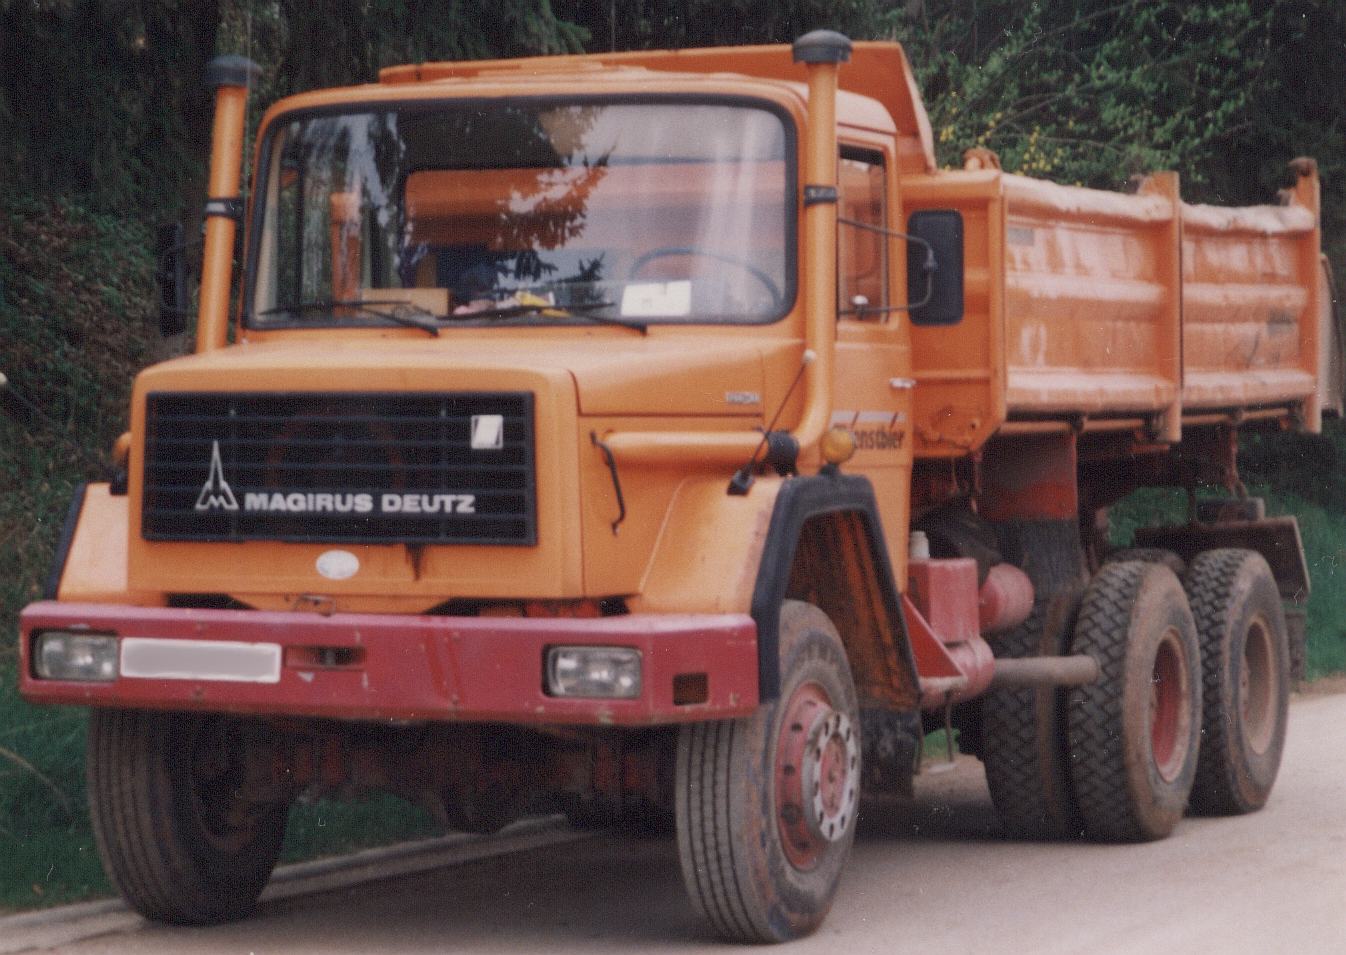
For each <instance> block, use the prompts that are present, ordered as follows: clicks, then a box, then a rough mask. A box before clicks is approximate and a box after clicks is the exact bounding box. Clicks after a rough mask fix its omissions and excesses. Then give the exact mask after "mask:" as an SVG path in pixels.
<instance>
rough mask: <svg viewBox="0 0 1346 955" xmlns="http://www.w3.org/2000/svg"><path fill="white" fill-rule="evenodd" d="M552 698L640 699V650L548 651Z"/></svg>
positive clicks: (548, 673)
mask: <svg viewBox="0 0 1346 955" xmlns="http://www.w3.org/2000/svg"><path fill="white" fill-rule="evenodd" d="M547 692H549V693H550V694H551V695H552V696H582V697H603V698H609V699H631V698H633V697H638V696H640V651H639V650H633V649H631V648H630V647H552V648H551V649H550V650H548V651H547Z"/></svg>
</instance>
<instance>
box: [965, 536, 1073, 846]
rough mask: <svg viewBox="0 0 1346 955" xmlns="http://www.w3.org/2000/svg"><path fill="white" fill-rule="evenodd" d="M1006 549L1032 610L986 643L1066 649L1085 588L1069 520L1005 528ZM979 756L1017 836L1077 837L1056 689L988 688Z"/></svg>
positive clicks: (1016, 649) (1005, 653) (1010, 648)
mask: <svg viewBox="0 0 1346 955" xmlns="http://www.w3.org/2000/svg"><path fill="white" fill-rule="evenodd" d="M999 533H1000V536H1001V538H1002V542H1004V544H1005V545H1006V546H1005V549H1006V550H1007V551H1010V552H1018V554H1019V557H1020V560H1021V561H1022V564H1023V570H1024V572H1025V573H1027V574H1028V576H1029V578H1030V579H1031V580H1032V581H1033V590H1034V601H1033V612H1032V613H1031V614H1030V615H1029V617H1028V619H1027V620H1026V621H1024V622H1023V623H1022V624H1021V625H1020V626H1018V627H1016V628H1014V629H1013V630H1011V631H1010V632H1008V633H1004V634H998V635H996V636H994V637H992V638H991V642H992V645H993V647H994V649H995V655H996V656H997V657H1036V656H1057V655H1059V654H1063V653H1065V652H1066V645H1067V643H1068V642H1069V637H1070V628H1071V626H1072V624H1073V622H1074V616H1075V613H1076V611H1077V610H1078V608H1079V602H1080V593H1081V591H1082V590H1083V578H1084V553H1083V551H1082V550H1081V548H1080V535H1079V527H1078V525H1077V524H1076V523H1075V522H1074V521H1034V522H1026V523H1022V524H1014V525H1009V524H1006V525H1002V526H1001V527H1000V528H999ZM981 706H982V709H981V712H982V722H981V732H982V735H981V758H982V762H983V763H984V764H985V766H986V782H987V786H988V787H989V789H990V791H991V801H992V803H993V804H994V805H995V809H996V815H997V816H998V817H999V818H1000V824H1001V826H1002V827H1003V828H1004V829H1005V832H1006V834H1008V835H1009V836H1010V837H1011V838H1015V839H1063V838H1067V837H1070V836H1078V835H1079V832H1080V822H1079V813H1078V812H1077V811H1076V809H1075V799H1074V796H1073V794H1072V793H1071V791H1070V783H1069V770H1068V767H1067V764H1066V729H1065V707H1064V694H1063V693H1062V692H1061V691H1059V690H1057V689H1055V688H1053V687H1009V688H1004V689H997V690H991V691H990V692H988V693H987V694H986V695H985V697H983V699H982V702H981Z"/></svg>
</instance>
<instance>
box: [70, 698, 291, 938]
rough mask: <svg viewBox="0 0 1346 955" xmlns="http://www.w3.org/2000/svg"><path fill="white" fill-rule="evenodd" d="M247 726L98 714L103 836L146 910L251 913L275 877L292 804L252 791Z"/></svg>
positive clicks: (107, 854)
mask: <svg viewBox="0 0 1346 955" xmlns="http://www.w3.org/2000/svg"><path fill="white" fill-rule="evenodd" d="M242 727H243V724H241V723H240V722H239V721H238V720H234V719H231V718H229V717H224V716H215V715H208V714H203V715H193V714H185V713H149V712H141V711H136V710H94V711H93V713H92V714H91V716H90V719H89V749H88V756H87V770H88V777H89V811H90V816H91V817H92V821H93V832H94V841H95V843H96V844H97V846H98V853H99V855H100V856H101V857H102V860H103V868H104V869H105V870H106V871H107V874H108V877H109V878H110V879H111V881H112V884H113V885H114V886H116V888H117V890H118V891H119V892H121V894H122V896H123V897H124V898H125V899H126V901H127V903H128V904H129V905H130V906H131V907H132V908H134V909H135V910H136V911H137V912H139V913H140V914H141V915H144V916H145V917H146V918H150V919H155V920H158V921H161V922H173V923H177V924H184V925H208V924H213V923H218V922H227V921H231V920H234V919H238V918H242V917H243V916H245V915H247V914H248V913H249V912H251V911H252V909H253V907H254V906H255V905H256V903H257V898H258V896H259V895H261V892H262V889H263V887H265V885H266V883H267V880H268V879H269V878H270V877H271V870H272V868H273V867H274V866H275V864H276V858H277V856H279V854H280V846H281V841H282V839H283V838H284V836H285V821H286V816H287V813H288V808H289V807H288V803H286V802H255V801H251V800H249V799H248V798H247V796H246V770H247V763H246V757H247V740H246V734H245V733H244V732H243V731H242Z"/></svg>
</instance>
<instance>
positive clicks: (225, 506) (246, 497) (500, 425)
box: [195, 414, 505, 516]
mask: <svg viewBox="0 0 1346 955" xmlns="http://www.w3.org/2000/svg"><path fill="white" fill-rule="evenodd" d="M504 424H505V422H504V417H503V416H502V415H498V414H495V415H492V414H485V415H473V416H472V428H471V438H470V446H471V448H472V449H473V450H477V451H498V450H500V449H501V448H503V447H504V431H505V427H504ZM240 496H241V497H242V501H241V502H240V500H239V497H240ZM195 509H196V510H197V511H200V512H202V513H207V512H211V511H242V512H243V513H247V514H379V515H383V514H396V515H398V516H406V515H420V514H425V515H436V514H475V513H476V512H477V496H476V495H475V494H450V493H444V492H430V493H426V492H416V491H383V490H373V489H371V490H368V491H281V490H266V491H248V490H242V491H240V492H238V493H236V492H235V491H234V489H233V488H232V487H230V485H229V481H228V480H227V479H226V478H225V476H224V461H223V459H222V458H221V457H220V442H219V441H213V442H212V443H211V446H210V473H209V474H208V475H207V476H206V483H205V484H204V485H202V487H201V493H200V494H198V495H197V498H196V505H195Z"/></svg>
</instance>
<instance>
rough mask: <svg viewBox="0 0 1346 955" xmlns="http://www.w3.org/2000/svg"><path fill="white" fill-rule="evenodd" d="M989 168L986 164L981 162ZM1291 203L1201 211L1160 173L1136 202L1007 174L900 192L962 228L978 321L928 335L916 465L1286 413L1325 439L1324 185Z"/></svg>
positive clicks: (923, 345) (1175, 432) (920, 183)
mask: <svg viewBox="0 0 1346 955" xmlns="http://www.w3.org/2000/svg"><path fill="white" fill-rule="evenodd" d="M978 164H981V165H992V164H993V160H991V159H988V158H983V157H973V159H972V161H971V163H970V165H978ZM1292 172H1293V175H1294V177H1295V184H1294V186H1293V187H1292V188H1290V189H1287V190H1285V191H1284V192H1283V193H1282V194H1281V203H1280V204H1279V205H1264V206H1251V207H1244V208H1219V207H1214V206H1202V205H1190V204H1188V203H1185V202H1183V201H1182V199H1181V198H1180V196H1179V185H1178V178H1177V176H1176V175H1175V174H1173V173H1159V174H1156V175H1152V176H1149V177H1147V178H1146V179H1144V180H1143V181H1141V182H1140V183H1139V184H1138V188H1137V189H1136V190H1135V192H1134V193H1133V194H1122V193H1113V192H1105V191H1099V190H1092V189H1083V188H1078V187H1073V186H1061V185H1055V184H1052V183H1048V182H1043V181H1040V180H1035V179H1030V178H1027V177H1023V176H1016V175H1008V174H1004V173H1001V172H1000V171H999V170H998V169H995V168H986V169H967V170H962V171H956V172H940V173H935V174H933V175H917V176H911V177H908V178H907V179H905V180H904V183H903V185H904V190H903V203H904V207H903V211H904V213H905V214H907V215H910V214H911V213H912V212H915V211H917V210H920V209H940V208H955V209H958V210H959V211H960V212H962V214H963V219H964V230H965V231H964V245H965V252H964V254H965V266H966V270H965V276H966V291H965V301H966V313H965V316H964V319H963V321H962V322H961V323H959V324H958V325H955V326H942V327H941V326H937V327H917V328H916V329H915V334H914V339H915V340H914V359H915V365H916V378H917V380H918V382H919V387H918V388H917V389H916V396H917V397H916V402H917V407H916V420H915V424H916V431H917V448H918V453H921V454H923V455H927V456H948V455H955V454H963V453H966V452H967V451H968V450H970V449H972V448H975V447H977V446H979V445H980V444H981V443H982V442H984V441H985V440H986V439H987V438H988V437H989V436H990V435H992V434H994V433H997V432H1000V433H1006V432H1032V431H1048V430H1054V429H1059V428H1064V427H1073V428H1076V429H1084V430H1099V429H1111V430H1122V429H1127V430H1129V429H1134V428H1142V429H1145V430H1147V431H1149V432H1150V433H1151V434H1153V435H1154V436H1155V437H1158V438H1162V439H1164V440H1170V441H1172V440H1177V439H1178V438H1179V436H1180V434H1181V426H1182V425H1183V424H1184V423H1185V424H1195V423H1211V422H1214V421H1221V420H1231V421H1232V420H1245V419H1247V418H1250V417H1275V418H1284V419H1287V420H1290V421H1292V422H1293V423H1295V424H1297V425H1298V426H1300V427H1303V428H1306V429H1308V430H1314V431H1316V430H1318V428H1319V426H1320V419H1321V410H1322V407H1323V402H1324V400H1325V399H1326V400H1329V401H1331V400H1332V397H1333V396H1332V394H1331V393H1330V392H1329V391H1328V390H1327V389H1326V383H1325V382H1321V381H1320V378H1321V377H1322V375H1321V373H1320V361H1322V359H1323V358H1324V357H1325V353H1324V349H1325V348H1326V347H1327V344H1328V343H1331V342H1332V339H1331V337H1330V332H1331V327H1330V323H1329V318H1330V308H1328V307H1327V306H1328V304H1329V303H1328V300H1327V297H1326V292H1325V289H1324V279H1323V271H1322V264H1321V261H1320V252H1319V226H1318V179H1317V173H1316V170H1315V168H1314V166H1313V163H1312V162H1311V161H1309V160H1297V161H1296V162H1295V163H1293V164H1292Z"/></svg>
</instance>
